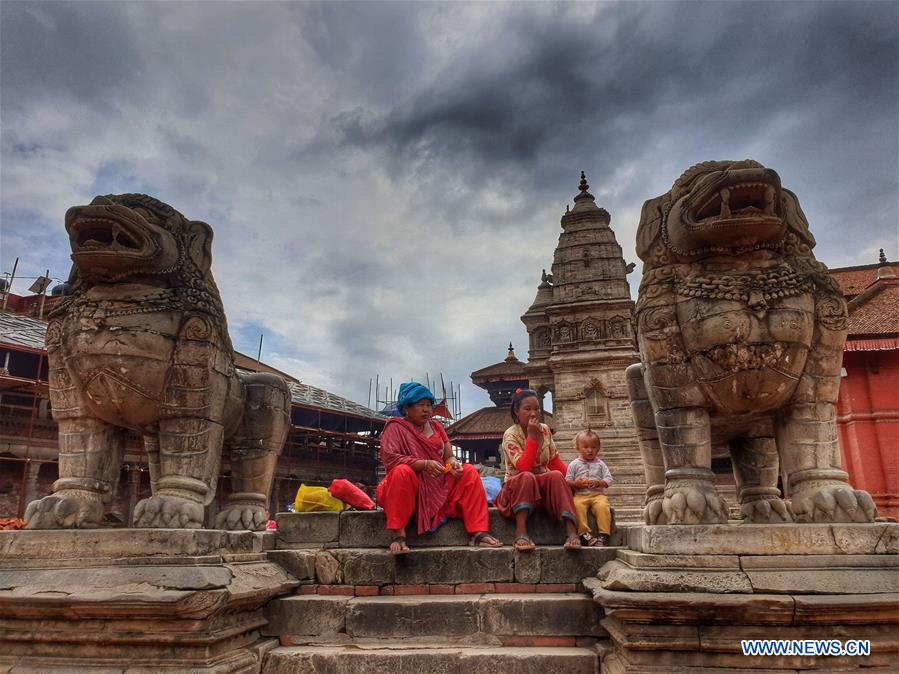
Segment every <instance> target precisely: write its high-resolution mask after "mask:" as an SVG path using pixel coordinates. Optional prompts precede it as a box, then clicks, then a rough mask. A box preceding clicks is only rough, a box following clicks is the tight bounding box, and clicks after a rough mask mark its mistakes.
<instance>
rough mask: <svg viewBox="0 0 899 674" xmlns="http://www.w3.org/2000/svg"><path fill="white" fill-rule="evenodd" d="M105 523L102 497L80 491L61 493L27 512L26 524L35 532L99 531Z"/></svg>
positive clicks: (32, 506) (39, 502)
mask: <svg viewBox="0 0 899 674" xmlns="http://www.w3.org/2000/svg"><path fill="white" fill-rule="evenodd" d="M102 520H103V502H102V500H101V499H100V497H99V496H98V495H97V494H95V493H93V492H90V491H85V490H80V489H63V490H60V491H58V492H56V493H55V494H51V495H50V496H45V497H44V498H41V499H38V500H37V501H32V502H31V503H29V504H28V507H27V508H26V509H25V521H26V522H28V523H29V525H30V528H32V529H96V528H97V527H99V526H100V523H101V522H102Z"/></svg>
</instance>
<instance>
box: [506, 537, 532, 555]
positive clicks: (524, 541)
mask: <svg viewBox="0 0 899 674" xmlns="http://www.w3.org/2000/svg"><path fill="white" fill-rule="evenodd" d="M512 547H514V548H515V549H516V550H517V551H518V552H531V551H532V550H533V549H534V548H536V547H537V545H536V544H535V543H534V541H532V540H531V538H530V536H519V537H518V538H516V539H515V543H513V544H512Z"/></svg>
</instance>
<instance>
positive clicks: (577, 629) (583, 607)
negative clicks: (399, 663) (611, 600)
mask: <svg viewBox="0 0 899 674" xmlns="http://www.w3.org/2000/svg"><path fill="white" fill-rule="evenodd" d="M265 613H266V618H267V619H268V625H266V627H265V628H264V629H263V633H264V634H265V635H266V636H273V637H278V638H280V639H281V643H282V645H294V646H296V645H300V644H321V643H335V642H336V643H347V642H353V643H355V642H356V641H358V640H378V639H381V640H388V641H393V640H396V639H419V640H421V639H428V638H431V639H434V638H440V637H447V638H452V639H458V640H463V641H464V643H466V644H470V643H482V644H493V645H503V642H502V638H501V637H517V638H518V639H517V641H518V643H523V640H522V639H521V638H522V637H563V636H564V637H571V638H572V639H576V638H578V637H592V638H600V637H605V636H608V635H607V633H606V632H605V630H604V629H603V628H602V627H600V625H599V621H600V619H601V618H602V609H601V608H600V606H599V605H598V604H597V603H596V602H595V601H593V597H592V596H591V595H589V594H585V593H565V594H543V595H540V594H464V595H443V596H438V595H413V596H401V597H397V596H394V597H340V596H332V597H321V596H316V595H294V596H292V597H284V598H280V599H276V600H274V601H272V602H270V603H269V604H268V605H267V606H266V608H265ZM513 640H514V639H513ZM571 643H572V645H574V642H573V641H572V642H571Z"/></svg>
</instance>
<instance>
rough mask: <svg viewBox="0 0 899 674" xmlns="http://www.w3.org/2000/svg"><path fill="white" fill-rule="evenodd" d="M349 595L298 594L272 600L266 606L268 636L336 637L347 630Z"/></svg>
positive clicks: (266, 632) (266, 633)
mask: <svg viewBox="0 0 899 674" xmlns="http://www.w3.org/2000/svg"><path fill="white" fill-rule="evenodd" d="M349 599H350V597H339V596H337V597H320V596H318V595H314V594H313V595H295V596H293V597H281V598H280V599H275V600H273V601H270V602H269V603H268V605H267V606H266V607H265V617H266V618H267V619H268V625H266V626H265V628H264V630H263V634H265V635H266V636H274V637H279V636H284V635H291V636H315V637H329V636H330V637H333V636H335V635H337V634H340V633H343V632H346V615H347V602H348V601H349Z"/></svg>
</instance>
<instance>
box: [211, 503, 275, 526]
mask: <svg viewBox="0 0 899 674" xmlns="http://www.w3.org/2000/svg"><path fill="white" fill-rule="evenodd" d="M267 523H268V510H266V509H265V508H263V507H262V506H256V505H232V506H228V507H226V508H225V509H224V510H222V511H221V512H220V513H219V514H218V515H216V516H215V528H216V529H226V530H228V531H246V530H249V531H262V530H264V529H265V525H266V524H267Z"/></svg>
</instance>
